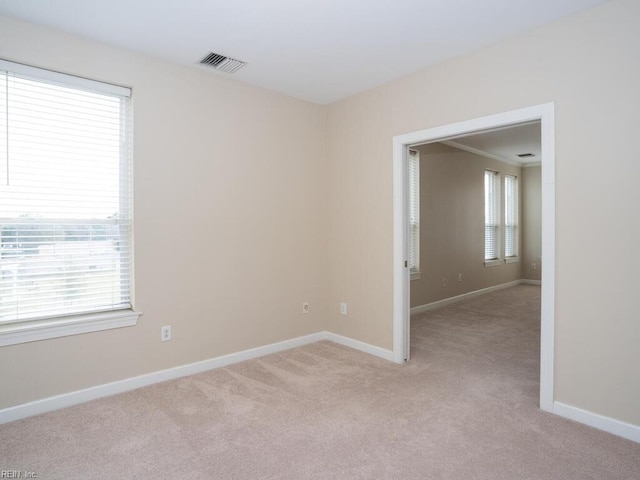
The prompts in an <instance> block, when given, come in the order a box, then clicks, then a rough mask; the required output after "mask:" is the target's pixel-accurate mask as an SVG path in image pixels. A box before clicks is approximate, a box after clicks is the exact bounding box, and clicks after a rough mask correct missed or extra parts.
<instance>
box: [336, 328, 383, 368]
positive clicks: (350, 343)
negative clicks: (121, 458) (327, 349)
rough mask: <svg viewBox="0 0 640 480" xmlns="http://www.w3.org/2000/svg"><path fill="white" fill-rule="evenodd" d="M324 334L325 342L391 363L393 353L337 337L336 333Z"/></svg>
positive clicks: (351, 339)
mask: <svg viewBox="0 0 640 480" xmlns="http://www.w3.org/2000/svg"><path fill="white" fill-rule="evenodd" d="M324 333H325V335H326V340H330V341H332V342H334V343H337V344H340V345H344V346H345V347H349V348H353V349H354V350H360V351H361V352H364V353H368V354H369V355H373V356H375V357H380V358H382V359H384V360H388V361H390V362H392V361H393V352H392V351H391V350H387V349H384V348H380V347H376V346H375V345H371V344H369V343H364V342H361V341H360V340H354V339H353V338H349V337H344V336H342V335H338V334H337V333H332V332H324Z"/></svg>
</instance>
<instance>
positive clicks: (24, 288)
mask: <svg viewBox="0 0 640 480" xmlns="http://www.w3.org/2000/svg"><path fill="white" fill-rule="evenodd" d="M130 94H131V93H130V90H129V89H126V88H123V87H118V86H114V85H109V84H104V83H101V82H95V81H91V80H87V79H82V78H77V77H73V76H69V75H63V74H58V73H55V72H50V71H46V70H41V69H36V68H32V67H27V66H24V65H19V64H14V63H11V62H5V61H0V324H5V323H12V322H22V321H27V320H35V319H42V318H49V317H56V316H68V315H75V314H85V313H91V312H107V311H113V310H121V309H128V308H131V278H132V244H131V238H132V231H131V229H132V218H131V215H132V191H131V107H130Z"/></svg>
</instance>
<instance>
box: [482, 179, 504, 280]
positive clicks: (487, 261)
mask: <svg viewBox="0 0 640 480" xmlns="http://www.w3.org/2000/svg"><path fill="white" fill-rule="evenodd" d="M489 175H490V176H489ZM483 179H484V202H483V205H484V265H485V267H493V266H497V265H501V264H502V258H501V247H502V245H501V242H500V237H501V222H500V218H501V216H500V198H501V197H500V173H499V172H497V171H495V170H491V169H485V170H484V173H483ZM489 179H490V180H489ZM488 182H489V183H491V184H492V185H491V186H492V187H493V192H489V191H488ZM489 202H491V205H487V203H489ZM490 216H492V217H493V219H494V222H491V220H492V219H491V218H490ZM489 229H491V230H492V231H493V246H492V251H493V252H494V253H495V257H487V250H488V247H487V243H488V242H489V241H490V238H489V235H488V231H489Z"/></svg>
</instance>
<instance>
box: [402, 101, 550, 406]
mask: <svg viewBox="0 0 640 480" xmlns="http://www.w3.org/2000/svg"><path fill="white" fill-rule="evenodd" d="M554 118H555V106H554V103H552V102H551V103H545V104H542V105H536V106H533V107H528V108H523V109H519V110H513V111H510V112H504V113H498V114H495V115H488V116H486V117H480V118H475V119H472V120H466V121H463V122H459V123H453V124H449V125H444V126H440V127H435V128H430V129H427V130H420V131H417V132H411V133H406V134H403V135H396V136H395V137H393V241H394V243H393V262H394V266H393V358H394V361H396V362H402V361H404V360H405V359H408V358H409V321H410V320H409V289H408V283H409V273H408V271H407V270H408V269H406V268H405V266H404V265H405V260H407V248H408V247H407V243H408V235H407V213H406V212H407V209H408V192H407V190H408V188H407V158H406V157H407V148H408V147H409V146H410V145H416V144H425V143H432V142H438V141H444V140H450V139H452V138H454V137H460V136H462V135H466V134H471V133H479V132H482V131H486V130H491V129H495V128H501V127H508V126H511V125H518V124H522V123H527V122H533V121H540V124H541V126H540V131H541V146H542V150H541V152H542V154H541V162H542V263H543V265H546V268H544V270H543V272H542V308H541V332H540V408H541V409H542V410H545V411H548V412H552V411H553V401H554V384H553V382H554V364H555V361H554V355H555V343H554V342H555V339H554V328H555V120H554Z"/></svg>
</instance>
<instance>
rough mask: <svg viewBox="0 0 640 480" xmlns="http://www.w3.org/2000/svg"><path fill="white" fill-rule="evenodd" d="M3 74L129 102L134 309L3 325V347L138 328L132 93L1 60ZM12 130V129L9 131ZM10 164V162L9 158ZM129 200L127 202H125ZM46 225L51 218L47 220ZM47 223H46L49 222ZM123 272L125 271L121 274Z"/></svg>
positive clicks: (126, 161) (124, 156) (124, 119)
mask: <svg viewBox="0 0 640 480" xmlns="http://www.w3.org/2000/svg"><path fill="white" fill-rule="evenodd" d="M0 70H2V71H6V72H9V73H10V74H16V75H19V76H27V77H30V78H31V79H33V80H36V81H42V82H43V83H47V84H57V85H63V86H65V87H70V88H76V89H78V90H84V91H86V90H90V91H94V92H97V93H101V94H107V95H113V96H118V97H120V98H124V100H123V101H125V102H127V105H126V111H127V112H129V113H128V115H122V116H121V121H120V126H119V128H120V129H121V130H123V129H124V130H126V134H125V139H126V141H125V142H124V144H123V145H122V146H121V149H120V150H121V153H120V156H119V159H118V162H119V167H120V168H123V167H125V168H126V170H127V173H126V174H121V176H120V178H119V185H120V190H121V198H120V202H121V206H122V205H125V206H126V207H125V210H124V212H127V215H126V221H125V222H123V224H124V228H125V230H126V234H125V235H126V238H127V240H128V242H129V243H128V245H129V253H128V261H129V271H128V275H129V278H128V294H129V295H128V297H129V302H127V304H130V305H131V306H130V308H122V307H118V308H105V309H104V310H103V309H100V310H99V311H95V312H89V313H69V314H62V315H56V316H53V315H52V316H40V317H37V318H21V319H20V318H19V319H16V320H7V321H4V322H2V323H0V346H7V345H14V344H19V343H24V342H31V341H36V340H44V339H50V338H57V337H63V336H68V335H76V334H81V333H88V332H96V331H101V330H107V329H112V328H121V327H126V326H133V325H136V324H137V320H138V317H139V316H140V315H141V313H140V312H136V311H135V310H134V272H133V265H134V259H133V179H132V171H133V169H132V162H133V159H132V150H133V148H132V146H133V140H132V133H131V132H132V123H131V122H132V115H131V113H130V112H131V104H130V102H131V100H130V97H131V89H130V88H127V87H122V86H118V85H113V84H109V83H104V82H100V81H95V80H90V79H86V78H82V77H77V76H73V75H67V74H63V73H59V72H55V71H51V70H45V69H41V68H36V67H31V66H28V65H23V64H19V63H14V62H9V61H6V60H2V59H0ZM7 128H8V127H7ZM7 161H9V159H8V158H7ZM124 197H126V198H124ZM44 220H45V221H46V220H47V218H46V217H45V218H44ZM45 223H46V222H45ZM120 272H122V271H120Z"/></svg>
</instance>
